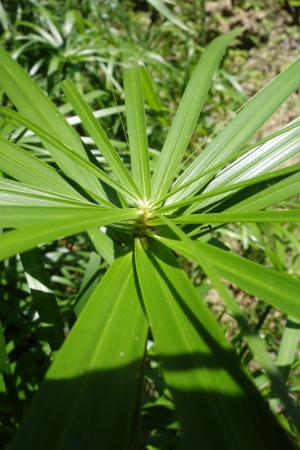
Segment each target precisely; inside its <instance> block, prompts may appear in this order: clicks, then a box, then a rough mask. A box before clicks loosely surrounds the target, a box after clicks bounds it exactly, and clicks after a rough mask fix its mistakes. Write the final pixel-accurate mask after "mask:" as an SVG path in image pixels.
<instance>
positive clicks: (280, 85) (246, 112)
mask: <svg viewBox="0 0 300 450" xmlns="http://www.w3.org/2000/svg"><path fill="white" fill-rule="evenodd" d="M299 86H300V58H297V59H296V60H295V61H294V62H293V63H292V64H291V65H290V66H289V67H288V68H287V69H285V70H284V71H283V72H281V73H280V74H279V75H278V76H277V77H276V78H274V79H273V80H272V81H271V82H270V83H269V84H267V85H266V86H265V87H264V88H263V89H262V90H261V91H259V92H258V94H256V95H255V96H254V97H252V99H251V100H249V101H248V102H247V103H246V104H245V106H244V107H243V108H242V110H241V111H240V112H239V113H238V114H237V115H236V117H234V118H233V119H232V120H231V121H230V122H229V124H228V125H227V126H226V127H225V128H224V129H223V131H221V132H220V133H219V134H218V136H217V137H216V138H215V139H214V140H213V141H212V142H211V143H210V144H209V145H208V146H207V148H206V149H205V150H204V151H203V152H202V153H201V154H200V155H199V156H198V157H197V158H196V159H195V161H193V162H192V164H191V165H190V166H189V167H188V169H186V170H185V171H184V172H183V173H182V175H181V176H180V177H179V178H178V180H177V181H176V185H180V184H181V183H185V182H186V181H187V180H188V179H189V178H192V177H194V176H196V175H197V174H199V173H201V171H202V170H204V169H205V170H206V169H207V168H208V167H210V166H211V165H212V164H216V163H218V162H221V161H223V160H224V159H226V158H227V157H228V156H229V155H231V154H234V153H236V152H238V151H239V150H240V149H241V148H242V147H243V146H244V145H245V143H246V142H247V141H248V140H249V139H250V138H251V137H252V136H253V135H254V133H255V132H256V131H257V130H258V129H259V128H260V127H261V126H262V125H263V123H264V122H265V121H266V120H267V119H268V118H269V117H270V116H271V115H272V114H273V112H274V111H275V110H276V109H277V108H278V107H279V106H280V105H281V104H282V103H283V102H284V101H285V100H286V98H287V97H288V96H289V95H290V94H291V93H292V92H293V91H295V90H296V89H297V88H298V87H299ZM206 181H207V180H206V179H201V180H200V181H199V182H196V183H195V184H194V185H192V186H190V187H189V188H187V189H186V190H184V191H183V192H182V194H181V195H183V196H184V197H186V196H187V195H189V194H191V193H193V192H196V191H197V190H198V189H199V188H200V187H201V186H203V185H204V184H205V183H206Z"/></svg>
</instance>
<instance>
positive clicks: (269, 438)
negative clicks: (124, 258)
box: [136, 241, 292, 450]
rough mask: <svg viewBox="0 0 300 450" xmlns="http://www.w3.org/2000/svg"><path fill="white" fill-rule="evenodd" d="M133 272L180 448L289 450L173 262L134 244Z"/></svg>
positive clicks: (160, 250) (157, 249)
mask: <svg viewBox="0 0 300 450" xmlns="http://www.w3.org/2000/svg"><path fill="white" fill-rule="evenodd" d="M136 266H137V273H138V278H139V282H140V287H141V291H142V295H143V301H144V304H145V309H146V313H147V316H148V318H149V323H150V327H151V329H152V333H153V336H154V339H155V342H156V345H157V347H158V353H159V356H160V357H161V359H162V368H163V373H164V376H165V378H166V382H167V384H168V386H169V387H170V389H171V392H172V394H173V397H174V401H175V406H176V410H177V413H178V416H179V419H180V422H181V424H182V428H183V439H184V448H185V449H190V450H195V448H198V446H199V442H205V449H207V450H219V449H220V448H222V449H228V450H229V449H230V450H241V449H243V450H253V449H254V448H255V449H256V450H267V449H270V450H271V449H278V450H279V449H280V450H281V449H282V448H292V446H291V445H290V444H289V441H288V440H287V438H286V436H285V434H284V432H283V431H282V430H281V429H280V427H279V425H278V424H277V423H276V420H275V419H274V417H272V415H271V413H270V411H269V410H268V407H267V405H266V404H265V402H264V400H263V399H262V398H261V397H260V395H259V393H258V392H257V391H256V389H255V387H254V386H253V385H252V383H251V382H250V380H249V378H248V377H247V376H246V375H245V373H244V372H243V370H242V369H241V368H240V367H239V363H238V361H237V359H236V357H235V355H234V353H233V351H232V349H231V348H230V346H229V344H228V343H227V342H226V340H225V338H224V336H223V334H222V332H221V330H220V328H219V326H218V324H217V322H216V320H215V319H214V317H213V316H212V315H211V313H210V312H209V310H208V308H207V306H206V305H205V303H204V301H203V300H202V299H200V298H199V296H198V293H197V291H196V289H195V288H194V286H193V285H192V284H191V282H190V281H189V279H188V278H187V276H186V275H185V273H184V272H183V271H182V269H181V268H180V267H179V265H178V263H177V261H176V259H175V258H174V257H172V255H171V254H170V252H168V251H167V249H166V248H165V247H164V246H161V245H160V244H158V245H151V246H150V248H149V249H148V251H145V250H143V248H142V246H141V244H140V242H139V241H137V244H136ZM250 418H251V419H250ZM262 423H263V424H264V426H263V427H262V426H261V424H262ZM237 424H238V426H237ZM216 430H217V432H216Z"/></svg>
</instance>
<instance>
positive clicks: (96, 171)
mask: <svg viewBox="0 0 300 450" xmlns="http://www.w3.org/2000/svg"><path fill="white" fill-rule="evenodd" d="M0 111H2V112H3V113H4V114H5V115H7V116H8V117H11V118H13V119H14V120H16V121H17V122H18V123H20V124H22V125H24V126H26V127H27V128H29V129H30V130H32V131H33V132H34V133H35V134H36V135H37V136H39V137H40V138H42V139H43V140H45V141H46V142H48V143H49V144H51V145H52V146H53V147H55V148H56V149H57V150H58V151H59V152H61V153H63V154H64V155H67V156H68V157H69V158H70V159H71V160H72V161H74V162H75V163H76V164H77V165H78V166H80V167H81V168H82V169H84V170H85V177H86V178H87V177H88V176H90V175H93V176H96V177H97V178H99V179H100V180H102V181H103V182H104V183H106V184H108V185H109V186H111V187H113V188H114V189H116V190H117V191H121V192H122V193H124V194H127V196H129V197H131V198H134V199H135V198H136V197H135V196H134V195H133V194H132V193H131V192H130V191H128V190H127V189H126V188H124V187H123V186H122V185H120V184H119V183H117V182H116V181H114V180H113V179H112V178H111V177H110V176H109V175H107V174H106V172H104V171H103V170H102V169H100V168H99V167H97V166H96V165H94V164H92V163H91V162H90V161H87V160H86V159H84V158H83V157H82V156H80V155H78V154H77V153H75V152H74V151H73V150H72V149H71V148H70V147H68V146H66V145H65V144H64V143H63V142H64V141H58V140H57V139H56V138H55V137H54V136H53V135H51V134H50V133H49V132H47V131H45V130H44V129H42V128H40V127H38V126H36V125H35V124H34V123H32V122H31V121H30V120H28V119H26V118H25V117H23V116H22V115H21V114H19V113H16V112H14V111H11V110H10V109H8V108H0ZM78 183H79V184H81V185H82V186H83V188H84V189H86V190H87V188H86V186H85V183H82V182H81V181H79V180H78ZM99 189H100V188H99ZM99 189H98V190H99ZM88 192H89V191H88ZM96 198H97V199H98V198H100V199H101V202H102V203H103V202H105V203H106V204H107V203H108V202H107V201H106V200H105V199H103V198H102V197H101V196H100V195H98V194H96Z"/></svg>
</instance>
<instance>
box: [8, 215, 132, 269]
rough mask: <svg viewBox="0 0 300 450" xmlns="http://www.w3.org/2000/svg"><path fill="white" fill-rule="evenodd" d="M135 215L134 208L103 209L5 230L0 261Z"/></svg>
mask: <svg viewBox="0 0 300 450" xmlns="http://www.w3.org/2000/svg"><path fill="white" fill-rule="evenodd" d="M27 214H28V212H27ZM136 217H137V213H136V210H135V209H127V210H126V209H124V210H111V211H110V210H104V209H103V210H101V211H99V213H97V214H95V213H92V214H84V215H83V217H79V218H76V216H72V217H71V218H69V220H66V218H64V219H62V218H60V219H56V220H47V221H46V222H45V223H44V224H42V223H40V224H37V225H32V226H30V227H29V226H28V227H25V228H23V229H21V230H14V231H7V232H6V233H2V234H1V236H0V261H3V260H4V259H6V258H9V257H10V256H13V255H15V254H17V253H21V252H24V251H26V250H29V249H31V248H33V247H36V246H37V245H40V244H42V243H45V242H49V241H52V240H54V239H58V238H60V237H63V236H72V235H74V234H76V233H81V232H83V231H86V230H88V229H90V228H92V227H95V226H99V227H100V226H103V225H108V224H111V223H116V222H117V223H119V222H121V221H125V220H130V219H135V218H136ZM4 220H5V219H4Z"/></svg>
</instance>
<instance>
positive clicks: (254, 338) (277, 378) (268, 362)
mask: <svg viewBox="0 0 300 450" xmlns="http://www.w3.org/2000/svg"><path fill="white" fill-rule="evenodd" d="M160 218H161V219H162V221H163V223H165V224H166V225H167V226H168V227H169V228H170V230H171V231H173V232H174V233H175V235H176V236H178V238H179V239H180V240H181V241H182V242H183V243H184V244H185V245H186V246H187V247H189V249H190V251H191V252H193V253H194V255H195V258H196V261H197V263H198V264H199V265H200V266H201V267H202V268H203V269H204V271H205V272H206V274H207V275H208V277H209V278H210V280H211V281H212V283H213V284H214V286H215V288H216V289H217V290H218V291H219V294H220V296H221V299H222V300H223V301H224V302H225V303H226V306H227V308H228V312H229V313H230V314H231V315H232V316H233V317H234V319H235V320H236V322H237V324H238V326H239V327H240V329H241V332H242V335H243V337H244V339H245V340H246V342H247V344H248V346H249V348H250V351H251V352H252V354H253V356H254V358H255V359H256V360H257V361H258V363H259V364H260V365H261V367H262V369H264V370H265V372H266V374H267V375H268V377H269V379H270V380H271V384H272V390H273V393H274V394H275V395H276V396H278V398H279V399H280V400H281V401H282V403H283V405H284V407H285V409H286V412H287V414H288V415H289V416H290V417H291V418H292V420H293V421H294V424H295V425H296V426H297V429H298V431H300V411H299V409H298V408H297V407H296V406H295V404H294V402H293V400H292V399H291V397H290V395H289V392H288V389H287V387H286V384H285V380H284V378H283V376H282V374H281V372H280V371H279V370H278V368H277V367H276V366H275V365H274V364H273V361H272V359H271V357H270V356H269V354H268V352H267V347H266V344H265V342H264V341H263V340H262V339H260V338H259V337H258V335H257V334H256V333H255V331H254V330H253V329H252V327H251V325H250V324H249V323H248V322H247V319H246V318H245V316H244V314H243V311H242V308H241V307H240V305H239V304H238V303H237V302H236V301H235V299H234V298H233V296H232V295H231V294H230V292H229V290H228V289H227V288H226V287H225V286H224V284H223V283H222V281H221V275H220V274H219V273H218V272H217V271H216V270H215V268H214V267H213V266H212V265H211V263H210V262H209V261H208V260H207V258H203V256H202V255H200V254H199V253H198V252H194V243H193V241H192V240H191V239H190V238H189V237H188V236H186V234H185V233H184V232H183V231H182V230H181V229H180V228H178V227H177V226H176V225H174V224H173V223H172V222H171V221H170V220H169V219H167V218H166V217H163V216H160Z"/></svg>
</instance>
